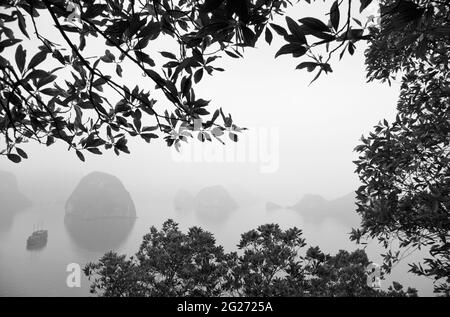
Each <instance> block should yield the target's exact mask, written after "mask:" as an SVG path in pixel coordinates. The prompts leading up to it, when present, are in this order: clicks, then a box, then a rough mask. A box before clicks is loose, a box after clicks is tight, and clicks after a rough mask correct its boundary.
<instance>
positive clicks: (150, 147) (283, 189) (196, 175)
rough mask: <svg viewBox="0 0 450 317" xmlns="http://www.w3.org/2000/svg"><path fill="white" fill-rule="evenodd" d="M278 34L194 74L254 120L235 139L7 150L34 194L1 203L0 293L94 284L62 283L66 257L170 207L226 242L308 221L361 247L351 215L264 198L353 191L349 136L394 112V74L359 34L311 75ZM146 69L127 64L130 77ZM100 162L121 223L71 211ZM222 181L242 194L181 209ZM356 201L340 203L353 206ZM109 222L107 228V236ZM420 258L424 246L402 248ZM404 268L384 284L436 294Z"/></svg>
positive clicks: (109, 245) (128, 241) (53, 291)
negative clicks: (379, 77)
mask: <svg viewBox="0 0 450 317" xmlns="http://www.w3.org/2000/svg"><path fill="white" fill-rule="evenodd" d="M302 8H303V7H302ZM322 9H323V8H320V7H316V8H314V9H311V8H310V7H305V8H304V10H305V11H295V10H291V11H289V12H288V13H289V14H292V15H298V16H306V15H308V14H314V12H322V11H323V10H322ZM297 10H299V9H297ZM302 10H303V9H302ZM321 10H322V11H321ZM278 44H280V43H276V42H274V43H273V44H272V47H268V46H267V45H266V44H265V43H262V42H261V43H259V44H258V48H256V49H253V50H249V51H247V52H246V55H245V58H244V59H240V60H231V59H230V58H225V57H224V58H223V60H222V61H221V67H223V68H225V69H226V71H225V72H223V73H216V74H215V75H214V77H209V78H207V79H206V80H204V81H202V83H201V84H200V85H199V86H198V89H197V95H199V96H201V97H202V98H204V99H207V100H212V102H211V104H212V105H214V107H216V106H217V107H223V108H224V110H225V111H226V112H227V113H231V114H232V115H233V119H234V121H235V122H236V123H237V124H238V125H240V126H243V127H247V128H249V130H248V131H247V132H243V133H242V135H241V136H240V141H239V142H238V143H237V144H235V143H233V142H232V141H231V140H227V141H226V145H225V146H223V145H221V144H219V143H217V142H216V143H215V144H210V143H207V144H204V145H201V144H200V143H199V142H198V141H197V140H195V139H194V140H191V141H190V143H189V144H187V145H186V146H185V147H184V148H182V153H181V154H179V153H176V152H174V150H173V149H171V148H170V149H169V148H167V147H166V145H165V142H164V141H163V140H161V139H158V140H152V142H151V144H147V143H145V142H144V141H141V140H133V139H131V140H130V141H129V148H130V151H131V154H130V155H126V154H121V155H120V156H119V157H117V156H115V155H114V154H113V153H112V152H106V153H104V155H102V156H96V155H93V154H92V155H91V154H86V162H85V163H83V162H81V161H80V160H78V158H77V157H76V155H75V153H74V152H73V151H67V148H66V147H65V145H63V144H60V143H59V144H58V143H57V144H55V145H53V146H51V147H49V148H46V147H44V146H39V145H36V144H33V143H30V144H26V145H24V146H23V149H24V150H26V151H27V153H28V154H29V159H28V160H24V161H23V162H21V163H20V164H14V163H11V162H9V161H7V160H6V159H1V160H0V170H2V171H7V172H10V173H12V174H14V175H15V176H16V178H17V181H18V186H19V189H20V192H22V193H23V194H24V195H26V196H27V197H28V198H29V199H30V200H31V202H32V203H33V205H32V206H30V207H26V208H24V209H23V210H22V211H18V212H14V213H11V212H9V211H7V210H5V209H4V208H2V210H0V295H1V296H10V295H31V296H36V295H44V296H52V295H64V296H82V295H88V281H87V280H86V279H84V278H83V281H82V287H81V288H68V287H67V286H66V277H67V272H66V266H67V265H68V264H69V263H79V264H81V265H83V264H86V263H87V262H89V261H94V260H97V259H98V258H99V257H101V255H102V254H103V253H104V252H106V251H108V250H109V249H113V250H116V251H118V252H119V253H126V254H129V255H132V254H133V253H134V252H136V251H137V249H138V247H139V244H140V242H141V239H142V236H143V235H144V234H145V233H146V232H148V229H149V227H150V226H153V225H155V226H157V227H160V226H161V225H162V223H163V222H164V221H165V220H167V219H168V218H173V219H175V220H176V221H177V222H179V223H180V226H181V227H182V228H183V229H186V228H188V227H190V226H193V225H197V226H201V227H202V228H204V229H207V230H210V231H211V232H213V233H214V234H215V236H216V238H217V240H218V243H220V244H222V245H224V247H225V249H226V250H227V251H232V250H236V244H237V243H238V242H239V238H240V234H242V233H243V232H245V231H246V230H250V229H253V228H256V227H257V226H258V225H261V224H265V223H272V222H274V223H279V224H280V225H281V226H282V227H284V228H289V227H292V226H297V227H299V228H301V229H302V230H303V231H304V235H305V237H306V242H307V243H308V245H313V246H314V245H319V246H320V247H321V248H322V249H323V250H325V251H327V252H331V253H336V252H337V251H338V250H340V249H345V250H353V249H356V248H357V246H356V245H355V244H354V243H352V242H351V241H350V240H349V239H348V233H349V232H350V230H351V225H350V224H349V223H346V222H345V221H340V220H339V219H335V218H330V217H325V216H323V215H318V216H317V218H314V214H313V215H311V214H310V215H308V217H306V216H303V217H302V215H301V211H298V210H293V209H290V208H282V209H277V210H266V203H267V202H273V203H276V204H279V205H280V206H282V207H288V206H293V205H295V204H297V203H298V202H299V201H301V200H302V198H303V197H304V196H305V195H308V194H311V195H318V196H320V197H321V198H322V199H324V200H327V201H335V200H336V199H338V198H340V197H344V196H346V197H347V196H348V195H349V194H350V196H351V193H352V192H354V191H355V190H356V189H357V188H358V186H359V181H358V177H357V175H356V174H355V173H354V170H355V166H354V164H353V163H352V161H353V160H355V159H356V153H354V152H353V148H354V147H355V146H356V145H357V144H358V142H359V141H358V140H359V138H360V137H361V135H362V134H366V133H368V131H370V130H371V128H372V126H373V125H375V124H376V123H377V122H378V121H379V120H380V119H383V118H386V119H388V120H389V119H392V118H393V117H394V115H395V105H396V101H397V98H398V88H399V87H398V84H397V83H395V82H394V83H393V85H392V86H391V87H389V86H388V85H381V84H375V83H370V84H367V83H365V81H366V80H365V72H364V58H363V47H362V46H361V45H360V46H359V47H358V50H357V51H356V53H355V56H353V57H350V56H347V57H344V59H343V60H342V61H341V62H337V63H335V65H334V72H333V73H332V74H329V75H326V76H322V77H321V78H320V79H319V80H318V81H317V82H315V83H314V84H313V85H310V86H308V84H309V82H310V81H311V79H312V78H311V74H310V73H307V72H299V71H295V70H294V68H295V65H296V61H294V60H292V59H291V58H278V59H277V60H274V58H273V56H274V55H275V52H276V50H277V47H279V46H280V45H278ZM139 75H140V74H138V73H136V72H133V71H128V72H127V70H126V69H125V70H124V78H125V79H126V78H129V79H130V80H132V79H134V80H135V78H136V76H139ZM94 171H100V172H104V173H108V174H111V175H114V176H116V177H117V178H118V179H119V180H120V181H121V182H122V184H123V186H124V187H125V189H126V190H127V191H128V192H129V193H130V196H131V198H132V200H133V202H134V204H135V207H136V217H137V218H136V219H135V220H133V221H129V222H127V224H126V225H124V223H119V224H118V225H117V224H116V223H115V222H114V221H111V222H110V223H108V224H105V223H101V224H98V225H97V224H96V223H91V224H89V226H90V227H89V228H86V227H85V226H82V227H81V228H80V227H77V225H76V224H75V225H71V224H68V223H67V221H66V219H65V204H66V201H67V199H68V198H69V197H70V195H71V194H72V192H73V191H74V189H75V188H76V186H77V184H78V183H79V182H80V180H81V179H82V178H83V177H84V176H86V175H88V174H89V173H91V172H94ZM0 182H2V180H1V179H0ZM217 185H219V186H223V188H225V189H226V191H227V192H228V193H229V195H230V196H231V197H232V198H233V199H234V200H235V201H236V203H237V208H234V209H233V210H232V211H230V213H229V215H227V217H226V219H224V220H221V221H217V222H216V223H214V221H211V220H206V219H205V218H201V217H199V216H198V214H196V213H195V212H193V211H186V212H183V211H176V210H175V208H174V197H175V195H176V193H177V192H178V191H179V190H185V191H187V192H189V193H190V194H192V196H195V195H196V194H197V193H198V192H199V191H201V190H202V189H203V188H206V187H210V186H217ZM0 188H1V187H0ZM307 197H308V196H307ZM309 197H311V196H309ZM314 197H316V196H314ZM316 198H317V197H316ZM317 200H320V198H317V199H316V200H315V199H313V203H317ZM350 203H351V202H350ZM345 206H347V205H345ZM0 208H1V206H0ZM350 209H351V208H350ZM350 209H349V210H344V211H343V212H344V213H346V215H347V214H352V215H353V214H354V211H353V210H350ZM97 226H98V227H97ZM36 227H40V228H45V229H47V230H48V234H49V236H48V243H47V245H46V246H45V247H44V248H43V249H41V250H36V251H27V250H26V248H25V246H26V239H27V237H28V236H29V235H30V234H31V233H32V231H33V230H34V229H35V228H36ZM83 230H86V231H83ZM102 230H103V231H102ZM105 232H109V233H110V234H111V236H107V235H106V239H105V234H102V233H105ZM95 233H96V234H97V235H95ZM102 239H105V240H106V241H102ZM96 244H98V245H96ZM368 251H369V252H368V253H369V256H370V259H371V260H373V261H375V262H377V261H381V257H380V256H379V254H380V252H381V251H382V250H381V249H379V248H377V247H376V245H375V244H373V245H369V247H368ZM414 258H416V259H417V258H420V254H415V255H413V256H411V257H410V258H408V259H407V260H408V261H412V260H414ZM407 270H408V266H407V262H402V263H400V264H399V265H398V266H397V267H396V268H395V269H394V271H393V274H392V276H391V277H389V278H388V280H387V281H384V282H383V284H384V285H388V284H389V281H391V280H397V281H399V282H401V283H402V284H403V285H404V286H412V287H415V288H417V289H418V290H419V295H432V283H431V281H430V280H427V279H423V278H419V277H416V276H414V275H412V274H409V273H405V272H406V271H407Z"/></svg>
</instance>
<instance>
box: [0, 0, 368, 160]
mask: <svg viewBox="0 0 450 317" xmlns="http://www.w3.org/2000/svg"><path fill="white" fill-rule="evenodd" d="M297 2H300V1H297ZM304 2H308V3H310V2H311V1H310V0H305V1H304ZM370 2H371V1H361V10H362V9H364V8H365V7H367V5H368V4H369V3H370ZM344 4H347V7H348V14H347V15H346V18H345V22H342V23H340V10H341V8H342V6H344ZM290 5H292V1H289V0H243V1H241V0H179V1H169V0H155V1H149V0H146V1H134V0H126V1H125V0H103V1H94V0H86V1H77V0H74V1H66V0H31V1H28V0H19V1H17V0H14V1H13V0H7V1H2V2H1V3H0V7H1V9H2V13H0V18H1V20H2V23H1V24H0V53H3V51H4V50H10V51H11V52H14V56H15V58H14V60H10V59H8V58H5V57H3V56H0V66H1V71H0V87H1V94H0V102H1V103H0V106H1V107H0V133H1V134H2V135H3V136H4V140H5V147H4V148H3V149H1V152H0V154H3V155H6V156H7V157H8V158H9V159H10V160H12V161H13V162H20V161H21V159H24V158H27V157H28V155H27V153H26V152H25V151H24V150H23V149H22V148H21V147H18V146H19V145H20V144H21V143H23V142H26V141H28V140H35V141H37V142H40V143H43V144H46V145H51V144H52V143H54V142H55V140H62V141H63V142H65V143H67V145H68V147H69V149H75V152H76V154H77V155H78V157H79V158H80V159H81V160H84V155H83V151H89V152H91V153H94V154H101V153H102V152H101V149H106V150H107V149H113V150H114V151H115V153H116V154H117V155H119V153H121V152H125V153H129V149H128V147H127V136H133V137H135V136H137V137H140V138H142V139H144V140H145V141H147V142H150V141H151V140H152V139H155V138H158V137H159V136H160V135H163V136H164V138H165V140H166V141H167V144H168V145H169V146H172V145H174V146H175V147H177V148H178V147H179V146H180V144H181V141H186V140H187V139H188V138H189V137H193V134H192V133H193V132H195V134H196V135H197V138H198V139H199V140H201V141H206V140H207V141H211V140H213V139H217V140H219V141H220V142H223V140H222V139H221V137H222V136H223V135H224V134H227V135H228V137H229V138H231V139H232V140H233V141H237V139H238V133H239V132H240V131H241V130H242V129H241V128H239V127H238V126H236V125H235V124H234V122H233V119H232V117H231V115H225V114H224V112H223V111H222V110H221V109H218V110H215V111H212V110H210V109H209V108H210V106H209V101H206V100H204V99H201V98H199V97H197V96H196V95H195V93H194V89H193V88H195V84H197V83H198V82H200V81H201V80H202V79H203V78H205V75H206V74H208V75H212V74H214V73H215V72H216V71H223V69H222V68H220V67H218V66H217V59H218V58H219V57H222V56H228V57H232V58H239V57H242V56H243V55H242V53H243V51H244V48H246V47H253V46H255V43H256V42H257V40H258V39H259V38H260V37H261V36H262V35H263V36H264V39H265V41H266V42H267V43H269V44H270V43H271V42H272V39H273V36H274V35H273V31H275V34H279V35H281V36H283V37H284V39H285V40H286V41H287V42H288V44H286V45H284V46H283V47H282V48H281V49H280V50H279V51H278V53H277V54H276V56H280V55H284V54H290V55H292V56H294V57H301V56H303V55H306V54H307V53H308V56H310V57H311V58H313V61H312V62H306V63H302V64H300V65H299V67H298V68H305V67H306V68H307V69H308V70H309V71H312V70H314V69H316V68H317V69H319V71H318V74H317V76H318V75H320V73H322V71H324V72H329V71H331V67H330V65H329V63H328V62H329V60H330V58H331V55H332V53H333V52H335V51H336V50H338V49H339V48H343V49H344V50H346V49H348V51H349V52H350V53H353V51H354V48H355V42H356V41H358V40H360V39H365V38H366V35H364V34H363V33H364V29H363V28H362V26H360V25H359V24H361V22H359V21H357V20H352V19H351V15H350V13H351V6H352V1H351V0H348V1H340V2H338V1H335V2H333V5H332V7H331V9H330V12H327V14H329V17H330V23H329V24H328V25H327V24H326V22H322V21H321V20H319V19H317V18H313V17H306V18H302V19H300V20H299V22H296V21H294V19H292V18H290V17H286V22H287V26H288V29H289V31H287V30H286V29H285V28H283V27H282V26H280V25H277V24H274V23H272V21H273V18H274V17H275V16H277V15H284V9H285V8H287V7H288V6H290ZM49 21H51V22H50V23H51V24H52V28H51V31H52V32H51V35H48V34H46V32H45V29H46V28H47V26H48V23H49ZM355 21H356V22H355ZM299 23H300V24H299ZM13 25H14V26H16V25H17V26H18V27H19V29H20V31H21V33H22V34H20V35H19V34H16V33H15V32H13V29H12V27H13ZM33 33H34V36H35V37H36V39H37V40H39V41H40V43H41V45H40V46H39V47H38V48H37V50H36V49H33V48H34V47H29V48H28V47H26V46H27V45H25V47H24V46H23V45H22V42H23V41H22V39H23V38H26V39H30V40H31V39H32V37H33ZM54 37H55V38H56V39H53V38H54ZM161 38H165V39H167V40H169V41H171V42H172V44H168V42H167V41H166V42H163V45H164V47H169V48H168V49H166V50H161V49H160V48H159V47H158V45H157V44H156V45H155V44H152V45H151V44H150V43H152V42H154V43H161V42H158V41H159V39H161ZM307 38H309V39H310V40H307ZM94 41H95V43H96V45H98V44H100V43H102V42H103V43H104V47H103V48H104V49H102V51H101V53H100V52H99V51H98V50H97V52H94V53H93V54H94V55H93V56H91V55H92V53H90V52H89V49H90V48H91V46H92V45H93V43H94ZM29 43H31V42H29ZM325 45H326V49H327V50H328V52H329V56H328V58H326V59H322V57H321V56H319V55H317V54H315V53H314V51H315V49H316V48H317V47H319V46H321V47H325ZM334 45H335V46H336V47H334ZM151 47H158V49H157V50H158V52H156V51H155V50H152V49H151ZM333 47H334V48H333ZM170 48H172V49H170ZM332 48H333V49H332ZM13 50H15V51H13ZM157 56H159V57H161V56H162V57H163V58H164V62H162V63H158V59H157V58H156V57H157ZM159 59H160V58H159ZM46 60H47V61H48V60H51V61H52V63H47V65H45V66H44V64H46V62H45V61H46ZM155 60H156V61H155ZM157 64H158V65H157ZM129 69H133V70H134V71H135V72H139V73H140V74H142V77H141V76H137V78H136V80H135V82H132V83H129V82H124V81H123V79H122V73H123V72H124V71H128V70H129ZM58 77H60V78H61V79H62V80H60V81H58V80H57V78H58ZM316 78H317V77H316ZM51 84H52V85H51ZM149 86H150V87H151V89H149ZM153 87H155V89H152V88H153ZM161 99H162V101H160V102H159V103H158V104H156V103H157V100H161ZM161 103H164V105H163V106H162V107H159V106H158V105H159V104H161ZM169 104H170V106H168V105H169ZM210 114H212V115H210ZM219 118H221V122H220V123H219V120H218V119H219ZM158 131H159V132H158Z"/></svg>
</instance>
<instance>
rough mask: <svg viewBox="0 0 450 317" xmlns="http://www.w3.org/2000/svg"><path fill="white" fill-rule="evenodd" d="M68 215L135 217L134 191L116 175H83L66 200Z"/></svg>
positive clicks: (94, 217) (96, 173) (98, 173)
mask: <svg viewBox="0 0 450 317" xmlns="http://www.w3.org/2000/svg"><path fill="white" fill-rule="evenodd" d="M65 209H66V214H65V215H66V217H76V218H80V219H85V220H89V219H102V218H135V217H136V209H135V206H134V202H133V200H132V199H131V195H130V193H129V192H128V191H127V190H126V189H125V187H124V186H123V184H122V182H121V181H120V180H119V179H118V178H117V177H116V176H114V175H110V174H106V173H102V172H93V173H90V174H89V175H87V176H85V177H83V179H82V180H81V181H80V182H79V184H78V186H77V187H76V188H75V190H74V191H73V193H72V195H71V196H70V197H69V199H68V200H67V202H66V206H65Z"/></svg>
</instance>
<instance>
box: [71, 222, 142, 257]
mask: <svg viewBox="0 0 450 317" xmlns="http://www.w3.org/2000/svg"><path fill="white" fill-rule="evenodd" d="M135 221H136V219H135V218H101V219H92V220H84V219H78V218H75V217H65V219H64V225H65V227H66V229H67V232H68V233H69V237H70V239H71V240H72V242H74V243H75V244H76V245H77V246H78V247H80V248H82V249H85V250H89V251H94V252H106V251H109V250H116V249H117V248H118V247H119V246H120V245H121V244H122V243H123V242H124V241H125V240H126V239H127V238H128V236H129V234H130V232H131V231H132V230H133V227H134V223H135Z"/></svg>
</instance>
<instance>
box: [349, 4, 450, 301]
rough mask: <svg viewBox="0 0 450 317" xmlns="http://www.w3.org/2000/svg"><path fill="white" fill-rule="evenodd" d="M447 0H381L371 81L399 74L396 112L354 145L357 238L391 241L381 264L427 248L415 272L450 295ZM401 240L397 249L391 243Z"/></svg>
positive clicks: (372, 46) (449, 8)
mask: <svg viewBox="0 0 450 317" xmlns="http://www.w3.org/2000/svg"><path fill="white" fill-rule="evenodd" d="M449 16H450V3H449V2H448V1H382V2H381V23H380V24H379V25H377V26H374V27H372V28H371V41H370V42H369V48H368V49H367V51H366V64H367V70H368V73H367V74H368V78H369V80H381V81H390V80H391V79H393V78H396V77H400V76H401V90H400V98H399V101H398V105H397V110H398V114H397V116H396V119H395V121H394V122H392V123H389V122H388V121H387V120H384V121H383V122H380V123H379V124H378V125H377V126H375V128H374V131H373V132H371V133H370V134H369V136H367V137H363V138H362V144H361V145H358V146H357V147H356V151H358V152H359V153H360V156H359V159H358V160H357V161H356V162H355V163H356V165H357V170H356V171H357V173H359V177H360V180H361V181H362V184H363V185H362V186H361V187H360V188H359V189H358V191H357V199H358V213H359V214H360V215H361V216H362V227H361V228H360V229H358V230H354V232H353V234H352V238H353V239H355V240H358V241H359V240H360V239H362V238H363V239H364V238H376V239H377V240H378V241H380V242H381V243H383V244H384V246H385V247H386V248H388V249H389V250H388V252H387V253H386V254H385V256H384V262H385V263H384V268H385V269H386V270H387V271H388V272H389V271H390V268H391V266H392V265H393V264H394V263H396V262H397V261H400V260H401V259H403V258H405V257H406V256H408V255H409V254H410V252H412V251H414V250H416V249H420V248H421V247H424V248H428V249H429V251H430V255H431V257H430V258H427V259H425V260H424V266H423V263H422V264H421V263H418V264H417V263H416V264H412V265H411V271H412V272H414V273H416V274H419V275H425V276H428V277H432V278H434V279H435V281H436V283H435V286H436V287H435V291H436V292H438V293H442V294H446V295H450V156H449V155H450V88H449V85H450V77H449V76H450V72H449V58H450V23H449V22H450V19H449ZM396 242H398V243H399V250H398V251H397V250H391V245H392V244H394V245H395V244H396Z"/></svg>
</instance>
